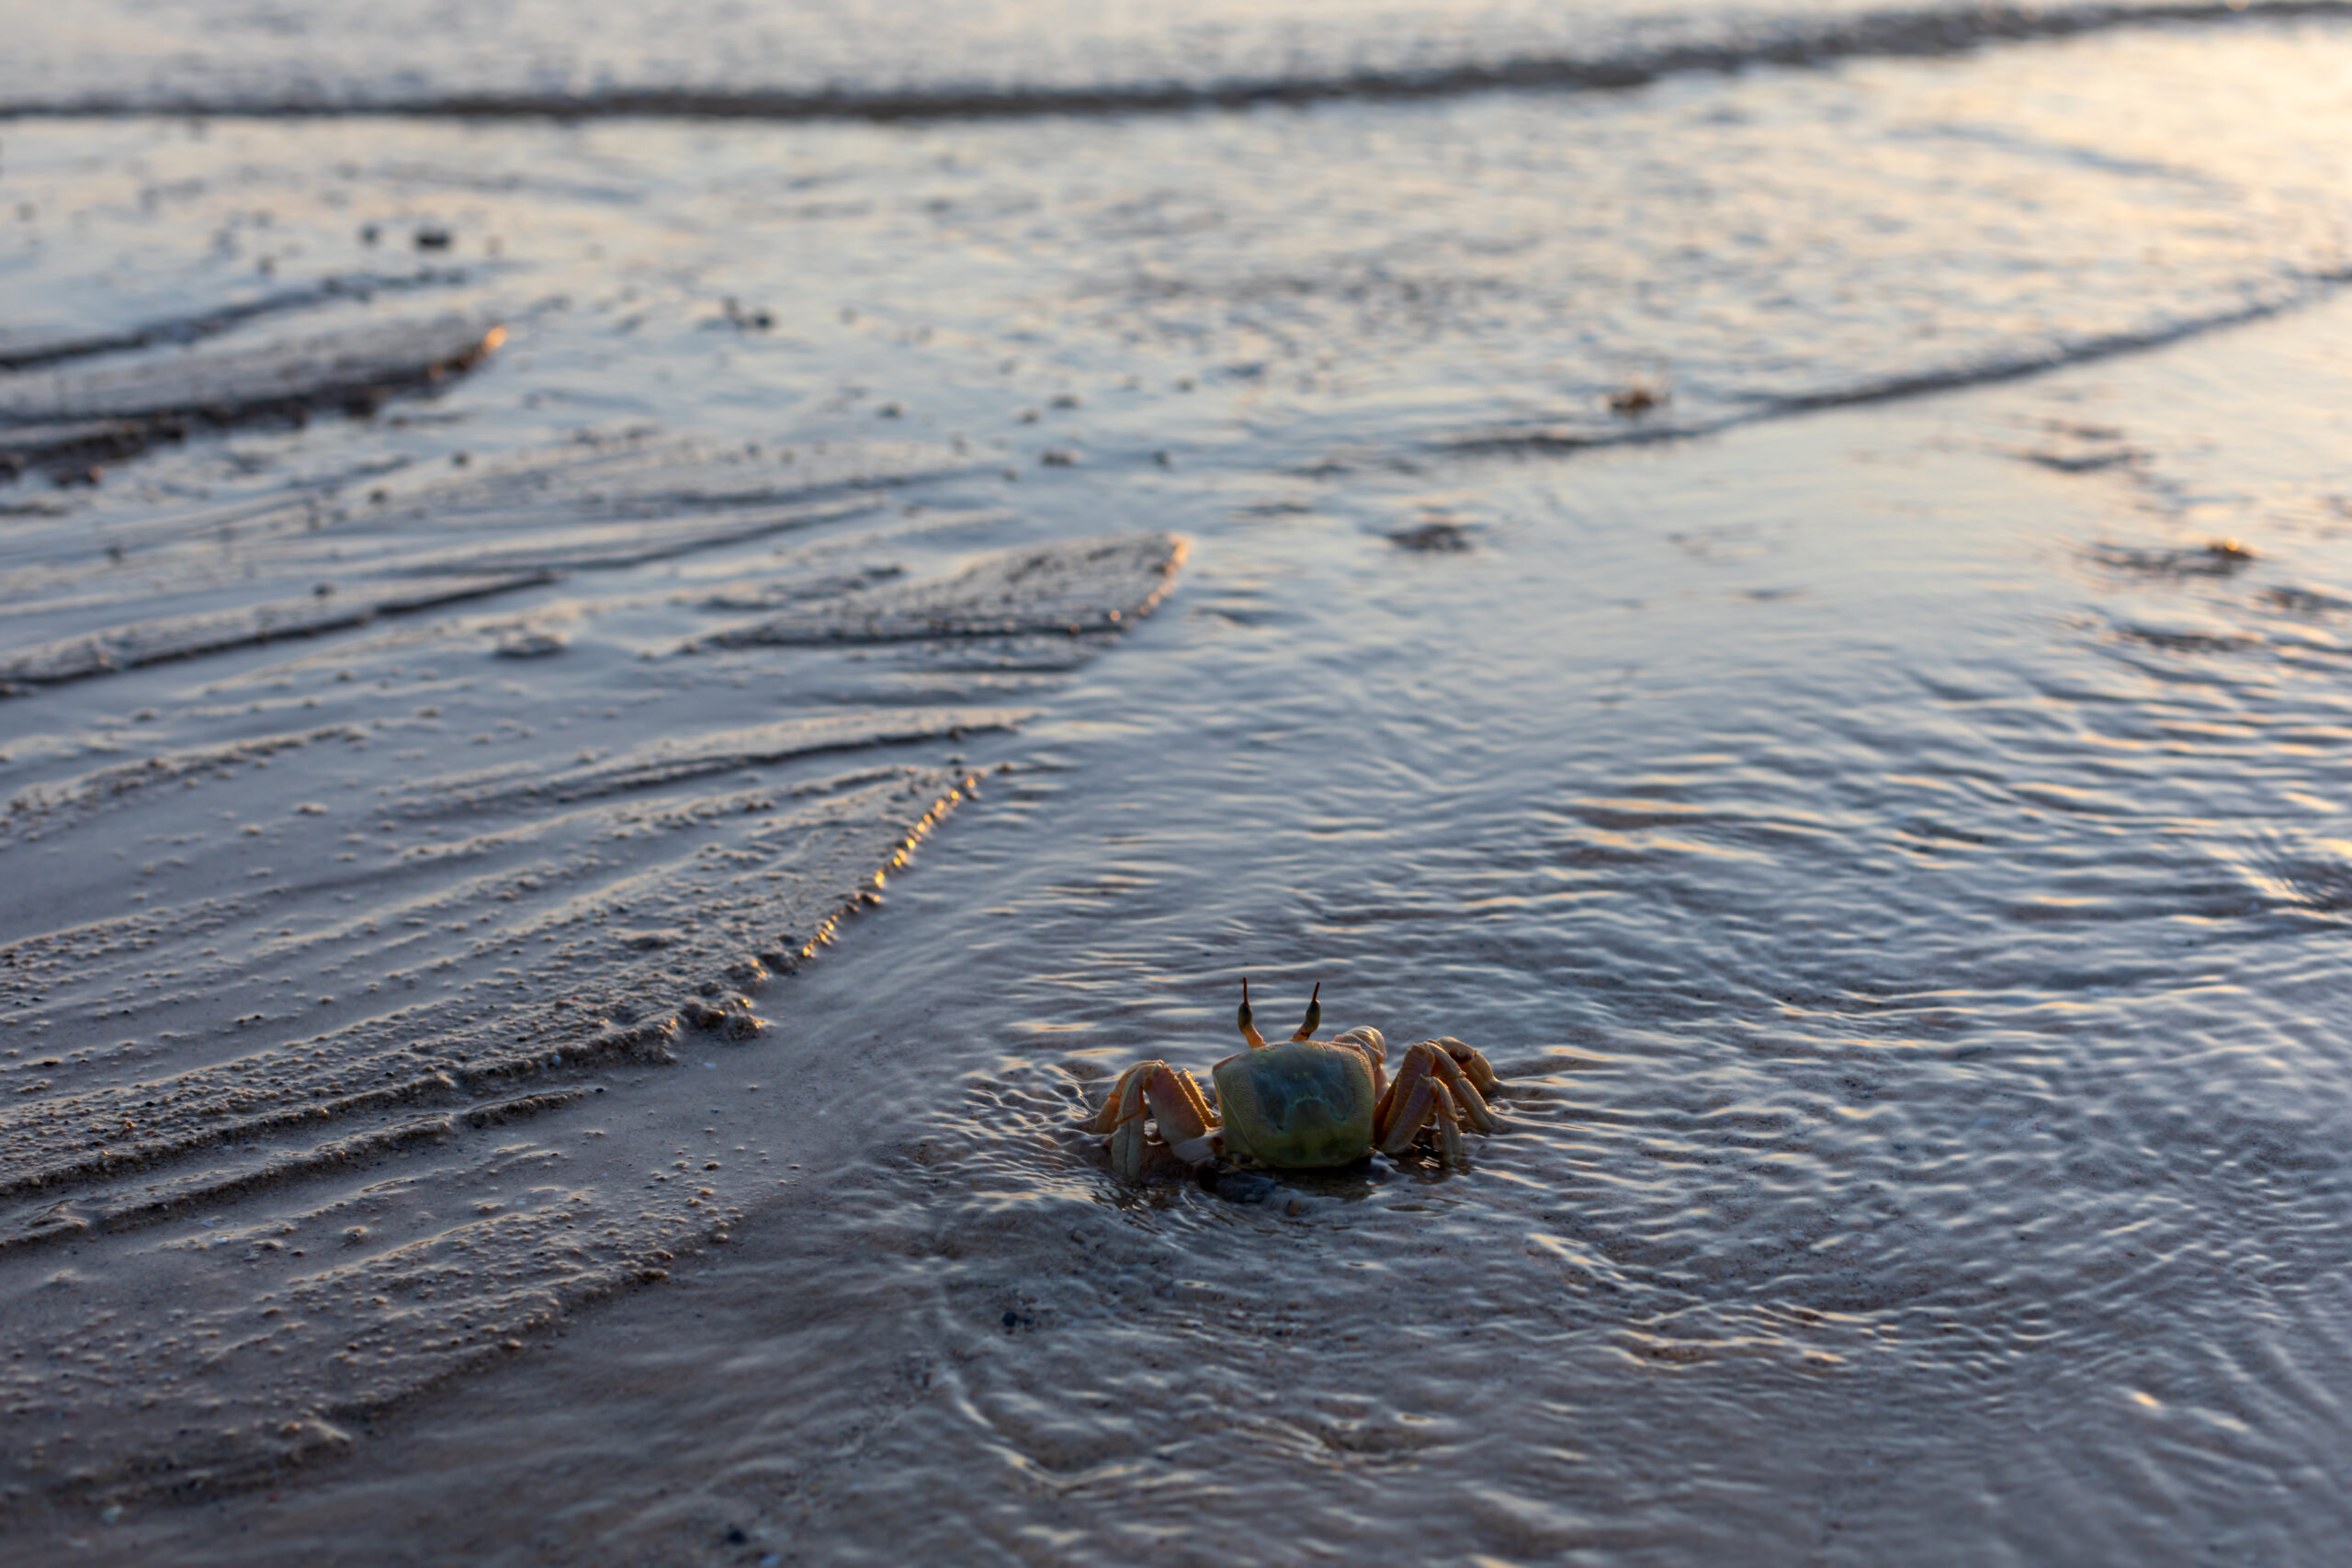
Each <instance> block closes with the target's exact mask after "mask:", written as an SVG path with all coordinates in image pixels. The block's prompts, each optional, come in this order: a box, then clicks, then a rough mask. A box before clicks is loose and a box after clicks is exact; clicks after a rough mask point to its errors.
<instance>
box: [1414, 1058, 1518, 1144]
mask: <svg viewBox="0 0 2352 1568" xmlns="http://www.w3.org/2000/svg"><path fill="white" fill-rule="evenodd" d="M1456 1043H1457V1044H1458V1043H1459V1042H1456ZM1429 1045H1430V1066H1433V1067H1435V1068H1436V1069H1437V1076H1438V1077H1442V1078H1443V1079H1444V1080H1445V1087H1446V1088H1448V1089H1452V1090H1453V1100H1454V1103H1455V1104H1456V1105H1458V1106H1459V1107H1460V1108H1461V1111H1462V1124H1463V1125H1464V1126H1465V1127H1468V1128H1469V1129H1470V1130H1471V1131H1473V1132H1476V1133H1491V1132H1494V1131H1495V1130H1496V1129H1497V1128H1498V1127H1499V1126H1500V1125H1501V1123H1500V1122H1497V1121H1496V1120H1495V1113H1494V1112H1493V1111H1489V1110H1487V1099H1486V1096H1484V1095H1482V1094H1480V1093H1479V1092H1478V1088H1477V1085H1476V1084H1475V1083H1473V1082H1471V1078H1470V1074H1469V1073H1468V1072H1466V1071H1464V1068H1463V1066H1461V1064H1460V1063H1458V1062H1457V1061H1456V1060H1455V1059H1454V1058H1453V1055H1450V1054H1449V1053H1448V1052H1447V1051H1446V1049H1445V1043H1444V1042H1443V1041H1442V1040H1432V1041H1430V1042H1429ZM1462 1048H1463V1049H1464V1051H1470V1047H1469V1046H1467V1045H1464V1046H1463V1047H1462ZM1470 1054H1471V1055H1473V1056H1477V1057H1478V1065H1479V1066H1486V1060H1487V1059H1486V1058H1485V1057H1484V1056H1478V1053H1476V1051H1470ZM1494 1076H1495V1070H1494V1069H1493V1068H1492V1067H1487V1077H1489V1078H1492V1077H1494Z"/></svg>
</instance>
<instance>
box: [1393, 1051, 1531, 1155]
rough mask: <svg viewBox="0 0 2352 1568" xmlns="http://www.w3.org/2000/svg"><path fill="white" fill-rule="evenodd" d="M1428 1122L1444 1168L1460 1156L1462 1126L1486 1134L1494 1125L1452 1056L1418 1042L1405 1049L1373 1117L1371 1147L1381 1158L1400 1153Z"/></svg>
mask: <svg viewBox="0 0 2352 1568" xmlns="http://www.w3.org/2000/svg"><path fill="white" fill-rule="evenodd" d="M1464 1049H1465V1050H1466V1049H1468V1047H1466V1046H1465V1047H1464ZM1431 1122H1436V1123H1437V1130H1438V1144H1439V1147H1440V1150H1441V1157H1442V1158H1443V1160H1444V1161H1445V1163H1446V1164H1448V1165H1453V1164H1455V1163H1457V1162H1458V1161H1459V1159H1460V1157H1461V1153H1462V1134H1461V1129H1462V1128H1463V1127H1465V1126H1466V1127H1469V1128H1471V1129H1472V1130H1473V1131H1476V1132H1480V1133H1491V1132H1494V1131H1495V1130H1496V1128H1497V1127H1498V1125H1500V1123H1498V1122H1496V1120H1495V1114H1494V1112H1493V1111H1489V1110H1488V1109H1487V1102H1486V1100H1484V1099H1483V1098H1482V1097H1481V1096H1480V1095H1479V1093H1478V1090H1477V1089H1476V1086H1474V1085H1473V1084H1472V1083H1471V1082H1470V1078H1469V1075H1468V1074H1466V1073H1465V1072H1464V1070H1463V1069H1462V1067H1461V1066H1459V1065H1457V1064H1456V1063H1455V1061H1454V1059H1453V1056H1452V1055H1450V1054H1449V1053H1448V1052H1447V1051H1446V1050H1445V1049H1444V1048H1443V1047H1442V1046H1441V1045H1440V1044H1439V1043H1437V1042H1436V1041H1433V1040H1424V1041H1422V1042H1421V1043H1419V1044H1418V1045H1412V1046H1408V1047H1407V1049H1406V1051H1405V1059H1404V1061H1403V1062H1402V1063H1401V1064H1399V1065H1398V1066H1397V1081H1396V1082H1395V1083H1393V1084H1391V1085H1390V1086H1389V1088H1388V1092H1387V1093H1386V1094H1385V1095H1384V1096H1382V1097H1381V1100H1380V1105H1379V1108H1378V1110H1376V1111H1374V1113H1373V1119H1372V1141H1373V1146H1374V1147H1375V1148H1377V1149H1379V1150H1380V1152H1381V1153H1383V1154H1386V1155H1399V1154H1402V1153H1404V1152H1405V1151H1406V1150H1407V1149H1408V1148H1411V1147H1412V1146H1413V1140H1414V1139H1416V1138H1418V1137H1419V1136H1420V1134H1421V1129H1422V1128H1424V1127H1427V1126H1429V1125H1430V1123H1431Z"/></svg>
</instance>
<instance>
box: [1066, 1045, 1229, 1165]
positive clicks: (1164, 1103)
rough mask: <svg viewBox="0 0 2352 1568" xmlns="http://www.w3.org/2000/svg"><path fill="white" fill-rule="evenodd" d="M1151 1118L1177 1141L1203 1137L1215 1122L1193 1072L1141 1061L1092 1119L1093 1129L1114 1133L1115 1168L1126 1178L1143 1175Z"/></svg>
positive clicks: (1123, 1076)
mask: <svg viewBox="0 0 2352 1568" xmlns="http://www.w3.org/2000/svg"><path fill="white" fill-rule="evenodd" d="M1147 1116H1148V1117H1150V1118H1151V1119H1152V1120H1155V1121H1157V1122H1159V1133H1160V1136H1161V1137H1163V1138H1165V1139H1166V1140H1167V1141H1168V1142H1170V1143H1171V1144H1177V1145H1182V1144H1187V1143H1191V1142H1193V1141H1194V1140H1196V1139H1200V1138H1203V1137H1204V1136H1205V1135H1206V1134H1209V1133H1210V1132H1211V1131H1213V1130H1214V1129H1215V1128H1216V1116H1215V1115H1214V1114H1213V1113H1212V1112H1211V1111H1210V1110H1209V1102H1208V1100H1207V1098H1206V1097H1205V1096H1204V1095H1203V1094H1202V1093H1201V1086H1200V1085H1199V1083H1197V1082H1196V1081H1194V1079H1193V1075H1192V1074H1190V1073H1188V1072H1186V1071H1185V1070H1184V1069H1183V1068H1182V1067H1171V1066H1169V1065H1168V1064H1167V1063H1165V1062H1137V1063H1136V1065H1135V1066H1132V1067H1129V1068H1128V1069H1127V1070H1126V1071H1125V1072H1124V1073H1121V1074H1120V1075H1119V1081H1118V1082H1117V1083H1115V1084H1114V1085H1112V1086H1111V1098H1110V1099H1108V1100H1104V1101H1103V1109H1102V1110H1101V1111H1097V1112H1095V1115H1094V1122H1093V1130H1094V1131H1095V1132H1097V1133H1107V1134H1110V1136H1111V1169H1112V1171H1113V1173H1114V1174H1115V1175H1117V1176H1118V1177H1119V1178H1120V1179H1123V1180H1126V1181H1140V1180H1142V1179H1143V1177H1144V1169H1145V1165H1146V1160H1147V1154H1146V1149H1147V1142H1146V1139H1145V1137H1144V1121H1145V1118H1146V1117H1147ZM1204 1157H1205V1156H1204Z"/></svg>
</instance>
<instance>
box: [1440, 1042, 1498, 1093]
mask: <svg viewBox="0 0 2352 1568" xmlns="http://www.w3.org/2000/svg"><path fill="white" fill-rule="evenodd" d="M1430 1043H1432V1044H1435V1045H1440V1046H1442V1047H1444V1049H1445V1054H1446V1055H1449V1056H1451V1057H1453V1063H1454V1066H1458V1067H1460V1068H1461V1069H1462V1071H1463V1072H1464V1075H1466V1076H1467V1077H1469V1079H1470V1081H1471V1083H1472V1084H1474V1085H1476V1087H1477V1089H1478V1092H1479V1093H1480V1094H1492V1093H1494V1092H1495V1090H1497V1089H1500V1088H1502V1087H1503V1080H1502V1079H1501V1078H1499V1077H1497V1076H1496V1075H1495V1069H1494V1065H1493V1064H1492V1063H1490V1062H1488V1061H1487V1058H1486V1057H1485V1056H1484V1055H1481V1054H1480V1053H1479V1052H1478V1051H1476V1049H1474V1048H1473V1047H1471V1046H1468V1045H1464V1043H1462V1042H1461V1041H1459V1040H1456V1039H1455V1038H1454V1037H1453V1035H1451V1034H1449V1035H1447V1036H1445V1037H1444V1038H1443V1039H1442V1040H1436V1041H1432V1042H1430Z"/></svg>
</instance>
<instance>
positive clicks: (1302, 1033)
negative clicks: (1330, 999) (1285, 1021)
mask: <svg viewBox="0 0 2352 1568" xmlns="http://www.w3.org/2000/svg"><path fill="white" fill-rule="evenodd" d="M1322 1021H1323V982H1322V981H1320V980H1317V981H1316V982H1315V994H1314V995H1313V996H1312V997H1310V998H1307V1001H1306V1022H1305V1023H1302V1024H1300V1025H1299V1026H1298V1032H1297V1033H1295V1034H1294V1035H1292V1036H1291V1038H1292V1039H1293V1040H1312V1039H1314V1038H1315V1026H1316V1025H1317V1024H1318V1023H1320V1022H1322Z"/></svg>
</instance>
